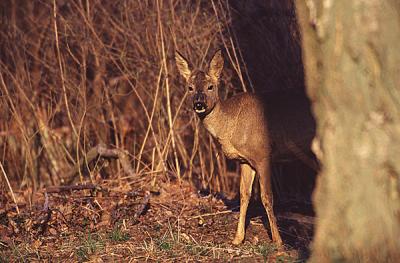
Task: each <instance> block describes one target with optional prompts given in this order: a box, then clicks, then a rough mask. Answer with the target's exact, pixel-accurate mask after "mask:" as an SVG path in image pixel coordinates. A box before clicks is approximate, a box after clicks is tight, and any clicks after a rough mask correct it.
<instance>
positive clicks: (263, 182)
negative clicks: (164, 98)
mask: <svg viewBox="0 0 400 263" xmlns="http://www.w3.org/2000/svg"><path fill="white" fill-rule="evenodd" d="M175 60H176V64H177V68H178V70H179V72H180V74H181V75H182V76H183V77H184V78H185V80H186V83H187V88H188V91H189V95H190V96H191V99H192V102H193V109H194V111H195V112H196V113H197V115H198V116H199V117H200V119H201V120H202V122H203V124H204V126H205V128H206V129H207V130H208V132H209V133H211V135H212V136H213V137H214V138H215V139H216V140H217V141H218V142H219V143H220V145H221V147H222V150H223V152H224V154H225V155H226V156H227V157H228V158H230V159H238V160H239V161H240V168H241V178H240V215H239V222H238V225H237V231H236V236H235V238H234V239H233V241H232V243H233V244H236V245H237V244H240V243H241V242H242V241H243V240H244V236H245V220H246V212H247V207H248V204H249V200H250V197H251V191H252V185H253V181H254V178H255V177H256V175H257V177H256V178H257V179H258V180H259V184H260V192H261V201H262V203H263V206H264V208H265V210H266V213H267V215H268V220H269V225H270V229H271V234H272V240H273V241H274V242H275V243H276V244H277V245H279V246H280V245H282V239H281V236H280V234H279V231H278V226H277V223H276V218H275V215H274V212H273V196H272V187H271V171H270V162H271V160H272V159H273V158H274V155H275V153H276V154H278V155H279V154H281V155H283V154H285V150H283V149H282V148H283V147H280V145H283V144H285V142H282V141H285V140H286V142H287V139H285V138H284V137H285V136H288V134H289V133H291V134H292V135H294V136H292V137H298V139H299V140H297V138H294V139H290V142H295V144H296V146H297V145H301V144H307V143H309V142H311V139H312V137H313V134H312V133H311V135H310V136H308V137H309V138H306V139H304V138H303V137H304V136H303V135H302V134H303V133H304V131H301V128H302V127H301V126H300V127H299V126H297V127H292V129H291V131H288V130H287V129H285V127H284V126H282V125H281V124H280V116H279V114H280V113H279V111H278V113H277V114H275V116H273V117H272V118H270V120H271V121H270V120H268V117H269V116H267V115H268V112H267V111H265V109H264V107H265V106H264V105H263V103H262V101H260V100H259V99H258V98H257V97H256V96H255V95H254V94H250V93H241V94H238V95H235V96H233V97H231V98H229V99H227V100H225V101H221V100H220V99H219V95H218V82H219V78H220V75H221V71H222V69H223V66H224V61H223V57H222V54H221V51H220V50H218V51H217V52H216V53H215V54H214V56H213V58H212V59H211V62H210V64H209V69H208V71H207V72H204V71H201V70H192V69H191V66H190V65H189V62H188V61H187V60H186V59H185V58H184V57H183V56H182V55H181V54H180V53H179V52H176V53H175ZM293 103H294V104H293ZM286 106H288V107H287V108H290V107H296V105H295V101H290V102H289V103H286V104H285V105H280V104H279V103H278V104H277V103H276V102H272V104H271V105H270V106H268V107H267V109H268V110H269V108H270V107H271V109H272V108H279V109H281V110H283V111H284V110H285V109H283V108H285V107H286ZM303 108H304V107H303ZM292 110H294V112H296V110H301V109H292ZM294 114H295V113H294ZM291 116H292V117H289V118H293V114H292V115H291ZM290 121H293V120H289V122H290ZM307 123H310V121H307ZM297 124H298V123H292V125H297ZM311 126H312V125H311ZM272 128H273V129H275V130H271V129H272ZM279 133H283V135H279ZM275 138H277V139H275ZM299 147H300V146H299ZM286 148H288V147H286ZM296 149H297V148H296ZM292 150H293V149H292Z"/></svg>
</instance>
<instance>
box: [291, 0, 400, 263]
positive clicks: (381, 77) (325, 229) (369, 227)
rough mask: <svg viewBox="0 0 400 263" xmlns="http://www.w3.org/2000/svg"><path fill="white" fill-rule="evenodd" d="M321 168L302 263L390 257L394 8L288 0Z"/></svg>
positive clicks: (394, 4)
mask: <svg viewBox="0 0 400 263" xmlns="http://www.w3.org/2000/svg"><path fill="white" fill-rule="evenodd" d="M296 12H297V16H298V21H299V24H300V28H301V32H302V45H303V63H304V67H305V72H306V85H307V93H308V95H309V97H310V99H311V101H312V103H313V111H314V114H315V117H316V120H317V137H316V139H315V141H314V145H313V146H314V147H313V150H314V151H315V153H316V155H317V156H318V158H319V159H320V161H321V164H322V170H321V172H320V176H319V179H318V182H317V186H316V189H315V192H314V198H313V201H314V206H315V209H316V214H317V221H316V230H315V236H314V241H313V245H312V256H311V261H313V262H321V261H322V262H324V261H351V262H354V261H362V262H371V261H372V262H374V261H379V262H388V261H395V260H396V259H398V258H400V224H399V223H400V199H399V197H400V194H399V192H400V176H399V175H400V52H399V47H400V46H399V41H400V2H399V1H396V0H381V1H378V0H364V1H362V0H353V1H328V0H326V1H319V0H307V1H305V0H298V1H296Z"/></svg>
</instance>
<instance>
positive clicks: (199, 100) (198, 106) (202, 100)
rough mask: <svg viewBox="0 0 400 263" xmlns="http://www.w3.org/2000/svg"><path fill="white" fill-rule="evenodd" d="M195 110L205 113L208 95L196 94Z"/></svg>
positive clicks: (194, 99)
mask: <svg viewBox="0 0 400 263" xmlns="http://www.w3.org/2000/svg"><path fill="white" fill-rule="evenodd" d="M193 109H194V111H195V112H197V113H204V112H205V111H206V109H207V99H206V95H205V94H203V93H196V94H195V95H194V97H193Z"/></svg>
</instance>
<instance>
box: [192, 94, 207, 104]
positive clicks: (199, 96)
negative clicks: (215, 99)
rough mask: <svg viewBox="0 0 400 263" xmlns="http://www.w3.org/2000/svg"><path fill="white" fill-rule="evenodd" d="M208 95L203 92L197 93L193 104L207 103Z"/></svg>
mask: <svg viewBox="0 0 400 263" xmlns="http://www.w3.org/2000/svg"><path fill="white" fill-rule="evenodd" d="M205 102H206V95H205V94H204V93H202V92H197V93H196V94H195V95H194V97H193V103H205Z"/></svg>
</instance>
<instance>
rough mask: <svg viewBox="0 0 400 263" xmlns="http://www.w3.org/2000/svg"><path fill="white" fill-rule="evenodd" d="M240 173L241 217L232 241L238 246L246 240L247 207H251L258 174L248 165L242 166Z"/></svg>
mask: <svg viewBox="0 0 400 263" xmlns="http://www.w3.org/2000/svg"><path fill="white" fill-rule="evenodd" d="M240 173H241V175H240V215H239V223H238V225H237V231H236V236H235V238H234V239H233V241H232V243H233V244H234V245H238V244H240V243H242V242H243V240H244V233H245V229H244V228H245V224H246V213H247V207H248V206H249V201H250V197H251V190H252V186H253V181H254V177H255V175H256V172H255V171H254V170H253V168H251V166H250V165H248V164H241V165H240Z"/></svg>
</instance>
